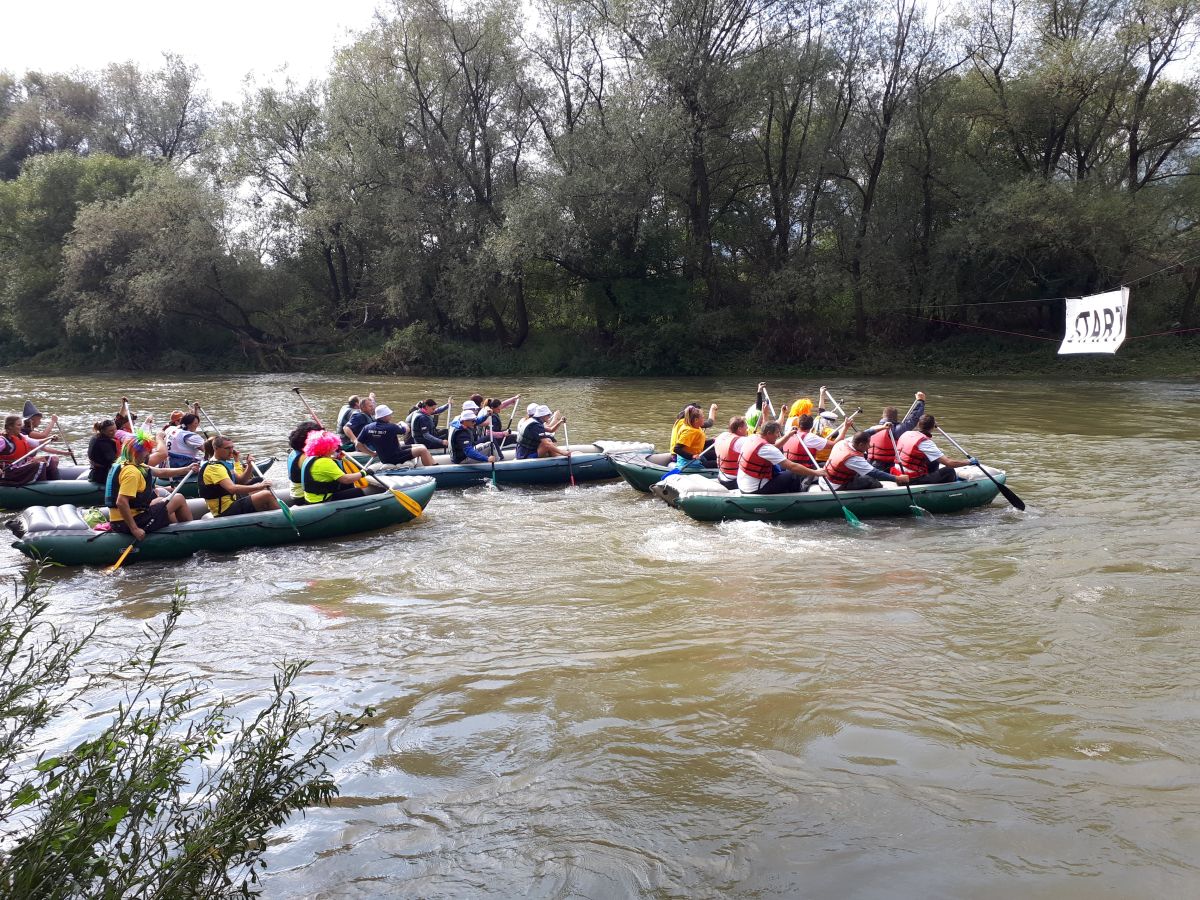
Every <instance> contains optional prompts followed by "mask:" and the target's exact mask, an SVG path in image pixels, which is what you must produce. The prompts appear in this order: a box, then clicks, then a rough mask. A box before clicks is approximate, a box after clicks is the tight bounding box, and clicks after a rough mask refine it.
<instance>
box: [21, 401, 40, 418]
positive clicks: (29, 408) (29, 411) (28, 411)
mask: <svg viewBox="0 0 1200 900" xmlns="http://www.w3.org/2000/svg"><path fill="white" fill-rule="evenodd" d="M41 414H42V411H41V410H40V409H38V408H37V407H36V406H34V405H33V401H32V400H26V401H25V408H24V409H23V410H21V418H22V419H32V418H33V417H34V416H40V415H41Z"/></svg>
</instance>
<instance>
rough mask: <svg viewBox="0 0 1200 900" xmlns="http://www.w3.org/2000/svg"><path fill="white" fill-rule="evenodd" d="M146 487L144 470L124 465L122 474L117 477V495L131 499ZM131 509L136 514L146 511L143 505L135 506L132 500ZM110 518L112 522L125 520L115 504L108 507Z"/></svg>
mask: <svg viewBox="0 0 1200 900" xmlns="http://www.w3.org/2000/svg"><path fill="white" fill-rule="evenodd" d="M145 489H146V479H145V478H143V477H142V470H141V469H139V468H138V467H137V466H122V467H121V474H120V475H119V476H118V478H117V496H118V497H128V498H129V499H130V501H132V500H133V498H134V497H136V496H137V495H138V494H140V493H141V492H142V491H144V490H145ZM129 511H130V512H131V513H133V514H134V515H135V516H136V515H137V514H138V513H142V512H145V511H146V508H145V507H143V506H134V505H133V503H132V502H130V504H129ZM108 519H109V521H110V522H120V521H123V520H122V518H121V511H120V510H119V509H117V508H116V507H115V506H110V507H109V508H108Z"/></svg>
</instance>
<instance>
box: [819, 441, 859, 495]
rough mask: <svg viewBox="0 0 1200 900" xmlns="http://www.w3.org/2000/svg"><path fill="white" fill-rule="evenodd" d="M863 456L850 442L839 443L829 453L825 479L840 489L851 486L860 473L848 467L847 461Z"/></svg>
mask: <svg viewBox="0 0 1200 900" xmlns="http://www.w3.org/2000/svg"><path fill="white" fill-rule="evenodd" d="M862 455H863V454H861V453H859V452H858V451H857V450H855V449H854V448H853V447H852V446H851V445H850V442H849V441H838V442H837V443H836V444H834V446H833V450H831V451H830V453H829V461H828V462H826V463H825V477H826V478H828V479H829V480H830V481H832V482H833V483H834V484H836V485H837V486H838V487H841V486H842V485H843V484H849V483H850V482H852V481H853V480H854V477H855V476H856V475H857V474H858V473H857V472H855V471H854V470H853V469H852V468H850V467H849V466H848V465H846V460H848V459H849V458H850V457H852V456H862Z"/></svg>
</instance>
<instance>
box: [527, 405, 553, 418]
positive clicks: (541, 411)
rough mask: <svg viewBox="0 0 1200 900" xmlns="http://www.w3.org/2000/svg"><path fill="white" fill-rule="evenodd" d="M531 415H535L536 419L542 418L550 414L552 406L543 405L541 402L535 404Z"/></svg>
mask: <svg viewBox="0 0 1200 900" xmlns="http://www.w3.org/2000/svg"><path fill="white" fill-rule="evenodd" d="M529 415H531V416H533V417H534V418H535V419H540V418H542V417H543V416H548V415H550V407H548V406H543V405H542V404H540V403H536V404H533V409H532V410H530V412H529Z"/></svg>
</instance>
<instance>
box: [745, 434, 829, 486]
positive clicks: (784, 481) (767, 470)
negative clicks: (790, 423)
mask: <svg viewBox="0 0 1200 900" xmlns="http://www.w3.org/2000/svg"><path fill="white" fill-rule="evenodd" d="M782 433H783V426H782V425H780V424H779V422H768V423H767V424H766V425H764V426H763V429H762V433H761V434H755V435H749V436H748V437H747V438H746V440H745V441H743V442H742V452H741V454H740V455H739V457H738V474H737V485H738V490H739V491H741V492H742V493H743V494H791V493H798V492H799V491H801V490H803V486H802V485H803V481H802V479H803V478H804V477H808V478H819V477H820V476H821V475H823V474H824V470H823V469H810V468H809V467H808V466H803V465H800V464H799V463H794V462H792V461H791V460H789V459H788V458H787V457H785V456H784V455H783V451H782V450H780V449H779V448H778V447H776V446H775V442H776V441H777V440H779V438H780V436H781V435H782Z"/></svg>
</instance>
